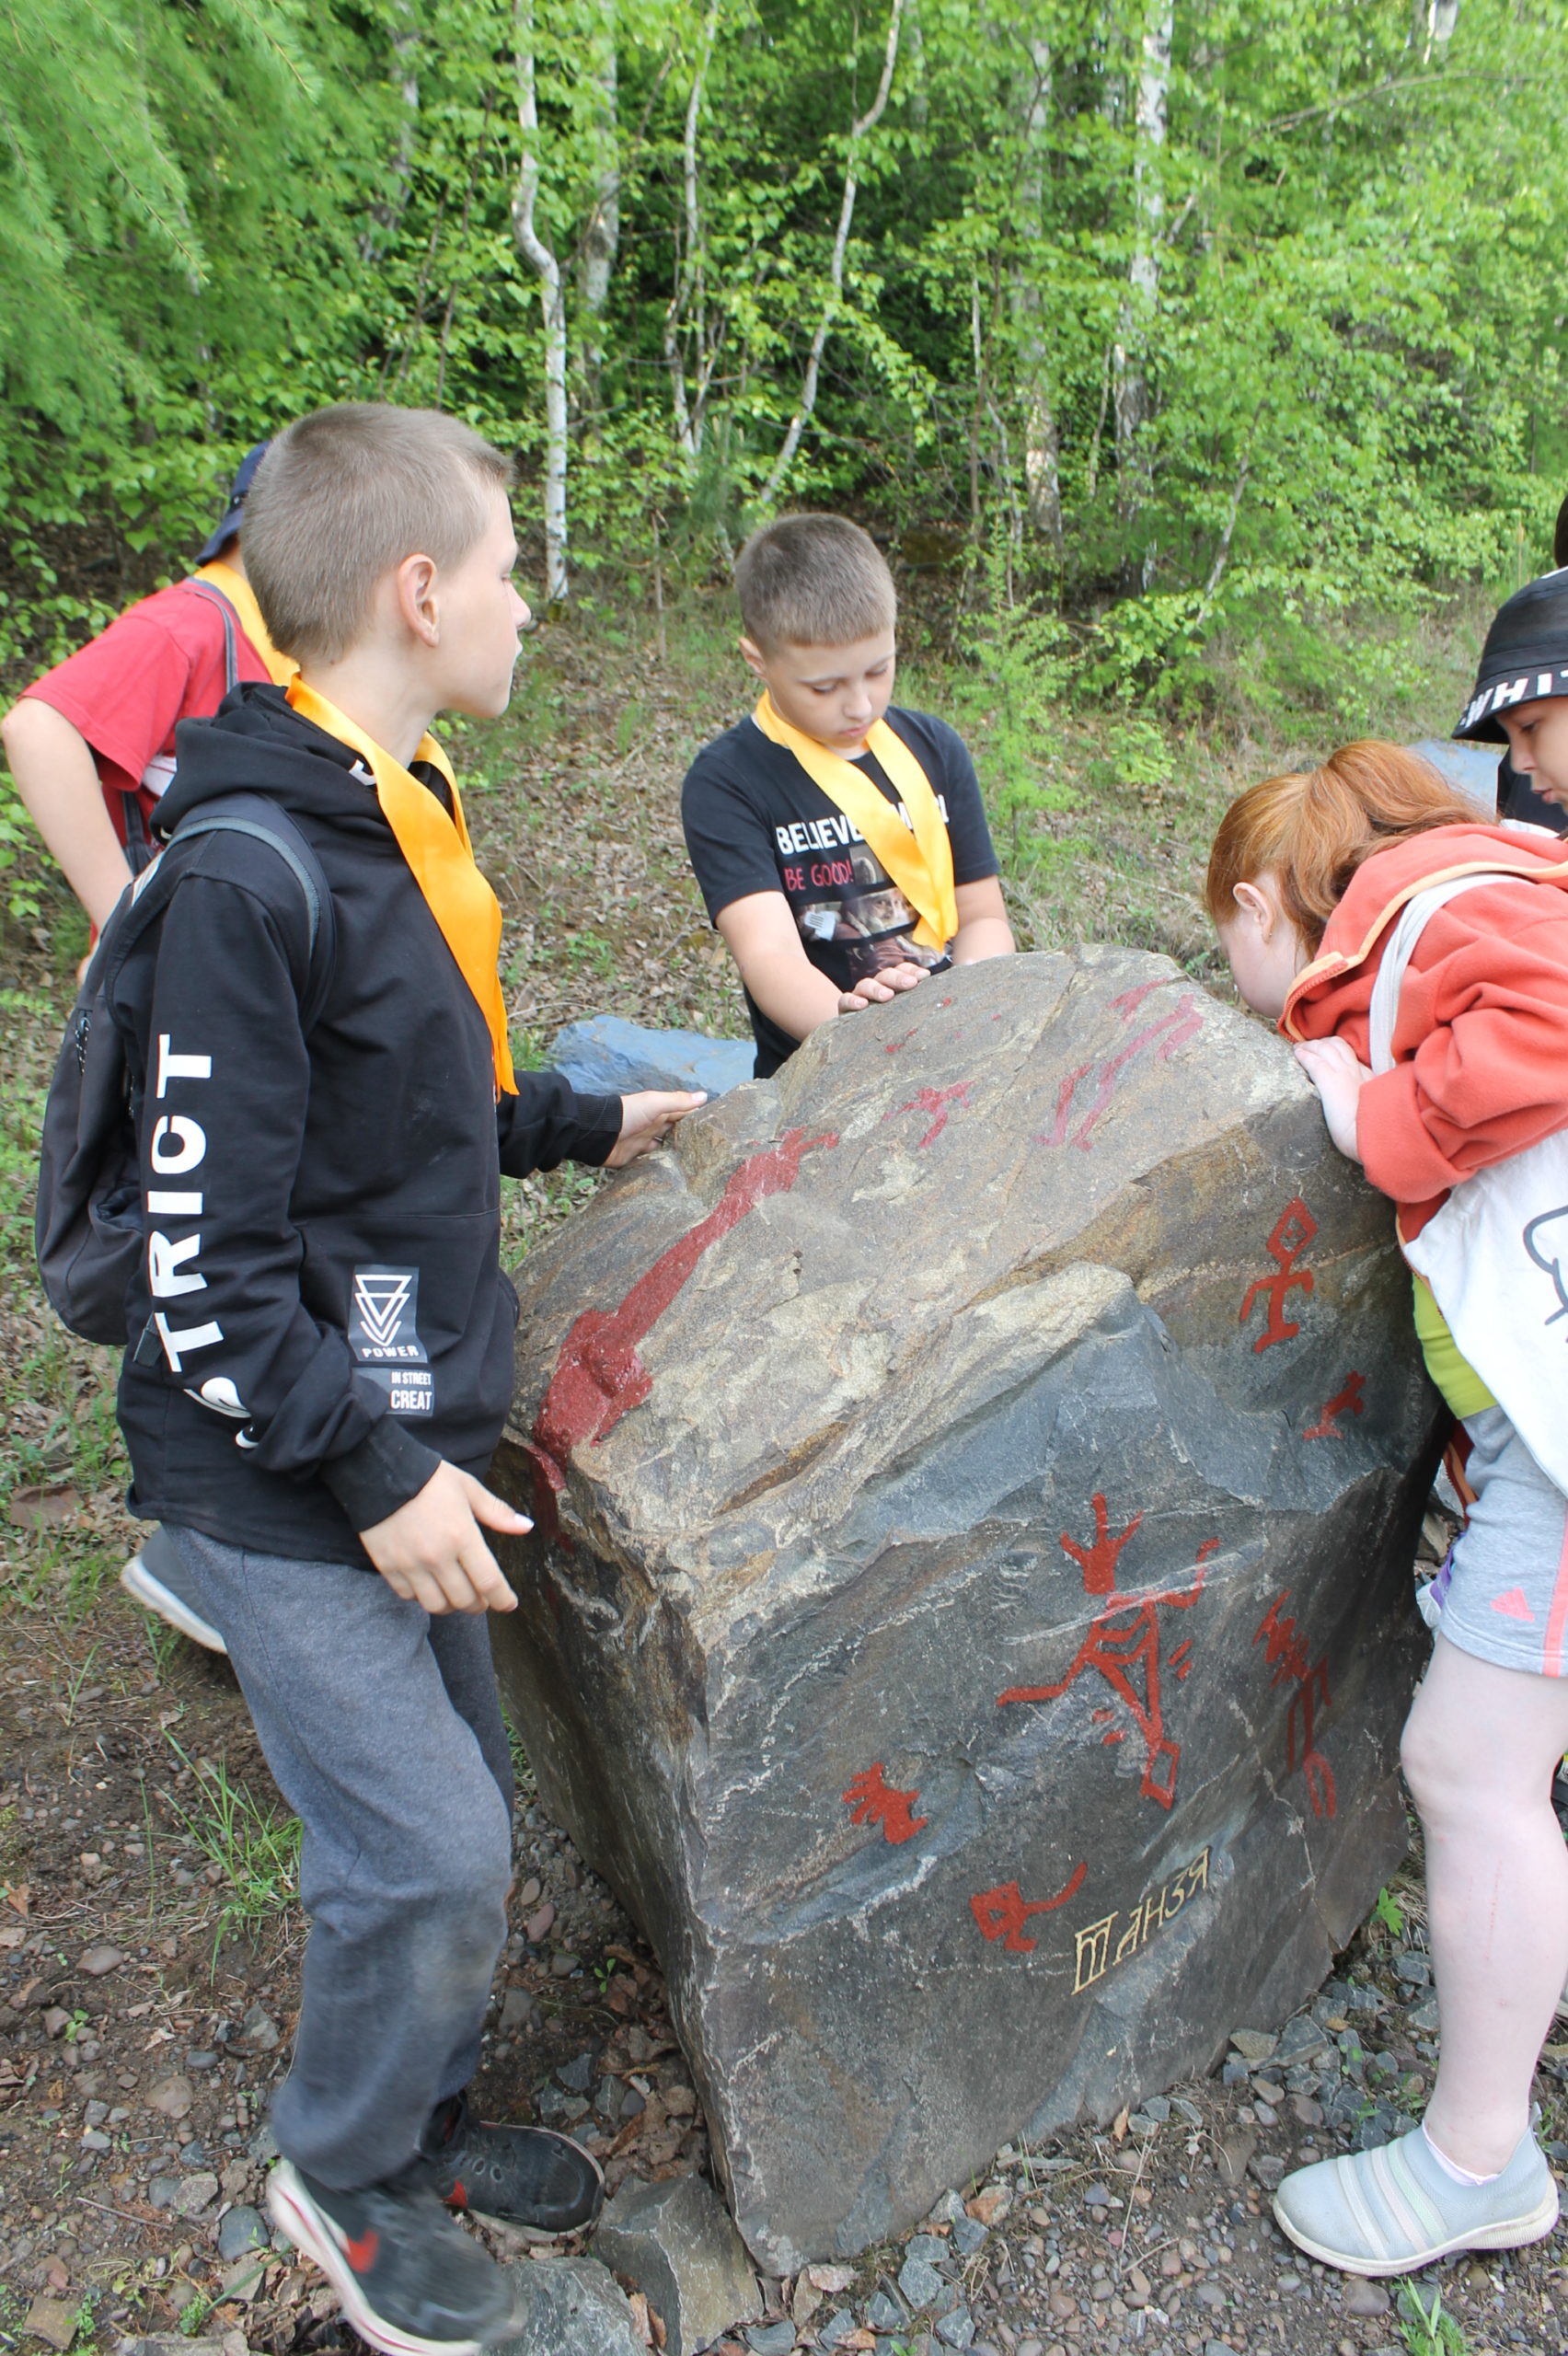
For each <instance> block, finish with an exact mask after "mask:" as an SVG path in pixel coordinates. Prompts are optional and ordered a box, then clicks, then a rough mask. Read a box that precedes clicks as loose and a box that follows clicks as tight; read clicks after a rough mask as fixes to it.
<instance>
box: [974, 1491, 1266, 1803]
mask: <svg viewBox="0 0 1568 2356" xmlns="http://www.w3.org/2000/svg"><path fill="white" fill-rule="evenodd" d="M1093 1504H1094V1537H1093V1540H1092V1541H1091V1542H1090V1544H1089V1545H1087V1546H1080V1545H1078V1542H1077V1541H1076V1540H1075V1539H1073V1538H1071V1537H1070V1536H1069V1535H1068V1533H1067V1532H1066V1530H1063V1532H1062V1536H1061V1546H1062V1552H1063V1553H1064V1554H1066V1555H1067V1556H1068V1557H1069V1558H1070V1560H1072V1561H1073V1562H1075V1563H1076V1564H1077V1565H1078V1569H1079V1571H1080V1572H1081V1574H1082V1576H1083V1590H1084V1593H1085V1594H1086V1595H1095V1596H1105V1597H1107V1598H1109V1599H1110V1600H1109V1601H1108V1602H1107V1603H1106V1605H1105V1606H1104V1608H1103V1610H1101V1611H1097V1612H1096V1613H1095V1615H1094V1618H1093V1619H1092V1620H1091V1621H1090V1624H1089V1631H1088V1634H1086V1635H1085V1637H1084V1640H1083V1642H1082V1644H1081V1645H1080V1646H1078V1657H1077V1659H1076V1660H1075V1661H1074V1662H1073V1664H1072V1667H1071V1668H1070V1669H1068V1671H1067V1673H1066V1676H1065V1677H1063V1678H1059V1679H1058V1680H1057V1681H1056V1682H1055V1684H1054V1685H1009V1688H1008V1690H1007V1692H1005V1693H998V1694H997V1708H998V1709H1001V1708H1004V1707H1005V1706H1006V1705H1007V1704H1008V1703H1012V1702H1055V1701H1057V1700H1058V1699H1059V1698H1060V1697H1061V1695H1062V1694H1064V1693H1065V1692H1066V1691H1067V1688H1068V1687H1069V1686H1070V1685H1073V1684H1076V1683H1077V1681H1078V1679H1079V1678H1080V1677H1081V1676H1083V1675H1084V1673H1085V1671H1086V1670H1093V1671H1094V1672H1095V1673H1096V1674H1097V1675H1098V1676H1101V1677H1102V1678H1103V1679H1104V1680H1105V1682H1106V1684H1107V1685H1108V1686H1109V1687H1110V1688H1111V1691H1112V1692H1113V1694H1114V1695H1115V1696H1116V1699H1117V1700H1118V1701H1119V1702H1120V1703H1122V1704H1123V1706H1124V1708H1125V1709H1126V1710H1128V1711H1129V1712H1130V1713H1131V1715H1132V1719H1133V1724H1134V1725H1135V1726H1136V1728H1137V1730H1138V1733H1139V1734H1140V1735H1141V1736H1142V1738H1143V1743H1144V1772H1143V1780H1142V1782H1141V1783H1140V1784H1139V1785H1138V1792H1139V1796H1140V1797H1142V1798H1144V1799H1152V1800H1158V1801H1159V1805H1160V1807H1164V1808H1169V1807H1170V1806H1171V1804H1172V1803H1173V1801H1174V1800H1175V1797H1176V1771H1177V1768H1178V1767H1179V1765H1180V1764H1181V1759H1182V1746H1181V1744H1180V1743H1177V1742H1172V1741H1171V1739H1170V1736H1169V1735H1168V1734H1167V1733H1166V1731H1165V1703H1164V1697H1163V1694H1162V1692H1161V1679H1162V1664H1161V1660H1160V1650H1161V1644H1162V1631H1161V1627H1160V1619H1159V1615H1160V1612H1161V1611H1163V1610H1164V1608H1165V1607H1166V1606H1167V1605H1168V1604H1169V1605H1170V1607H1171V1609H1172V1610H1174V1611H1190V1610H1191V1609H1192V1607H1193V1604H1194V1603H1196V1601H1197V1600H1198V1598H1199V1596H1200V1595H1201V1594H1202V1593H1203V1591H1204V1565H1205V1563H1206V1562H1207V1561H1208V1559H1209V1557H1210V1555H1211V1554H1213V1553H1216V1552H1217V1550H1218V1546H1219V1541H1218V1539H1217V1538H1208V1539H1205V1542H1204V1543H1203V1545H1202V1546H1200V1547H1199V1549H1198V1560H1197V1576H1195V1578H1194V1579H1193V1584H1192V1586H1191V1587H1190V1588H1156V1589H1154V1590H1153V1591H1151V1592H1150V1593H1149V1594H1147V1595H1140V1596H1126V1595H1121V1594H1119V1593H1118V1592H1117V1588H1116V1565H1117V1563H1118V1561H1119V1560H1120V1558H1121V1554H1122V1550H1123V1548H1124V1546H1125V1545H1126V1543H1127V1542H1128V1540H1129V1539H1130V1538H1131V1537H1132V1535H1133V1532H1134V1531H1135V1530H1136V1529H1137V1528H1138V1525H1139V1524H1140V1522H1141V1521H1142V1520H1143V1516H1142V1514H1141V1513H1139V1514H1135V1515H1134V1517H1133V1519H1132V1520H1131V1521H1129V1522H1128V1524H1127V1525H1126V1528H1125V1529H1124V1530H1121V1531H1120V1532H1119V1533H1118V1534H1117V1535H1116V1536H1115V1537H1113V1536H1112V1535H1111V1515H1110V1509H1109V1507H1107V1505H1106V1501H1105V1498H1104V1496H1103V1495H1101V1493H1099V1492H1097V1493H1096V1495H1095V1497H1094V1500H1093ZM1191 1652H1192V1645H1191V1642H1190V1641H1189V1642H1188V1643H1186V1644H1184V1645H1182V1646H1179V1647H1178V1650H1177V1652H1175V1653H1173V1654H1172V1655H1171V1657H1170V1661H1169V1662H1168V1663H1165V1664H1164V1666H1165V1667H1168V1668H1170V1669H1174V1671H1175V1674H1176V1678H1177V1680H1178V1682H1180V1681H1181V1680H1182V1678H1183V1677H1185V1675H1186V1674H1187V1671H1188V1669H1190V1668H1191V1666H1192V1662H1191V1659H1190V1657H1189V1656H1190V1655H1191ZM1095 1715H1096V1717H1097V1718H1100V1717H1101V1716H1102V1715H1109V1713H1101V1712H1099V1711H1097V1712H1096V1713H1095ZM1114 1739H1116V1736H1115V1733H1114V1730H1113V1731H1112V1732H1111V1733H1108V1734H1106V1735H1104V1736H1102V1737H1101V1740H1102V1741H1105V1742H1111V1741H1113V1740H1114Z"/></svg>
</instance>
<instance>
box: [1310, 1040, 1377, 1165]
mask: <svg viewBox="0 0 1568 2356" xmlns="http://www.w3.org/2000/svg"><path fill="white" fill-rule="evenodd" d="M1296 1060H1297V1063H1298V1064H1299V1065H1300V1066H1301V1068H1302V1070H1303V1071H1304V1072H1305V1073H1306V1075H1307V1077H1308V1079H1309V1080H1310V1081H1311V1083H1312V1085H1313V1087H1314V1088H1315V1089H1316V1090H1317V1091H1318V1094H1319V1096H1320V1098H1321V1100H1322V1105H1323V1118H1324V1120H1325V1121H1326V1122H1327V1123H1328V1125H1329V1135H1330V1137H1332V1139H1333V1141H1334V1143H1335V1145H1337V1146H1338V1148H1339V1149H1340V1151H1341V1152H1342V1153H1343V1155H1344V1157H1345V1159H1346V1161H1360V1160H1361V1148H1360V1145H1359V1143H1358V1142H1357V1138H1356V1113H1357V1108H1358V1107H1359V1105H1360V1102H1361V1091H1362V1090H1363V1089H1364V1088H1365V1087H1366V1083H1367V1081H1368V1080H1370V1079H1371V1077H1372V1074H1371V1071H1370V1069H1369V1068H1368V1067H1367V1066H1366V1064H1363V1063H1358V1062H1357V1061H1356V1059H1355V1051H1354V1050H1353V1049H1352V1048H1351V1047H1350V1046H1349V1045H1347V1044H1346V1042H1345V1041H1344V1040H1343V1039H1303V1040H1302V1041H1301V1043H1300V1045H1298V1046H1297V1050H1296Z"/></svg>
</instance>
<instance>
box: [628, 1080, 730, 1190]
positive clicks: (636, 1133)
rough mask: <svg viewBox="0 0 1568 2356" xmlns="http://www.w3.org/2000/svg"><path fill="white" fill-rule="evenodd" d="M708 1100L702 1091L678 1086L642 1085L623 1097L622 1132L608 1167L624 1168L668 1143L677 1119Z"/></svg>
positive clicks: (682, 1118)
mask: <svg viewBox="0 0 1568 2356" xmlns="http://www.w3.org/2000/svg"><path fill="white" fill-rule="evenodd" d="M707 1102H708V1099H707V1097H706V1096H705V1095H704V1094H703V1093H702V1091H700V1090H698V1091H696V1093H692V1092H690V1091H685V1090H680V1089H674V1088H640V1089H638V1090H637V1091H635V1092H634V1093H633V1094H632V1095H630V1096H623V1097H622V1098H621V1131H620V1135H619V1137H618V1138H617V1139H616V1143H615V1149H614V1151H613V1152H612V1153H611V1154H610V1155H609V1157H608V1158H607V1160H606V1161H605V1169H606V1170H621V1169H624V1168H625V1166H626V1164H627V1163H628V1161H636V1160H637V1157H638V1155H639V1154H640V1153H651V1151H652V1150H653V1148H654V1147H655V1146H656V1145H663V1143H664V1141H665V1139H666V1138H668V1136H669V1134H670V1131H671V1130H672V1129H673V1128H674V1126H675V1123H676V1122H677V1121H680V1120H684V1119H685V1117H686V1114H688V1113H695V1112H696V1110H697V1108H698V1105H699V1104H706V1103H707Z"/></svg>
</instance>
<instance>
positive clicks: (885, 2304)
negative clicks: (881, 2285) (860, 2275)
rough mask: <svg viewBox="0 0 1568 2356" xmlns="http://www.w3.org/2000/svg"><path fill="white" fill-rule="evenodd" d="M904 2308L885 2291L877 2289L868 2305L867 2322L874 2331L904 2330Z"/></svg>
mask: <svg viewBox="0 0 1568 2356" xmlns="http://www.w3.org/2000/svg"><path fill="white" fill-rule="evenodd" d="M866 2322H867V2324H868V2325H869V2326H870V2329H871V2330H872V2331H902V2330H903V2328H904V2325H905V2313H904V2309H903V2308H902V2307H901V2306H900V2305H899V2304H898V2301H897V2300H896V2299H890V2298H889V2296H888V2294H887V2292H885V2291H875V2292H872V2294H871V2297H870V2300H869V2301H868V2303H867V2306H866Z"/></svg>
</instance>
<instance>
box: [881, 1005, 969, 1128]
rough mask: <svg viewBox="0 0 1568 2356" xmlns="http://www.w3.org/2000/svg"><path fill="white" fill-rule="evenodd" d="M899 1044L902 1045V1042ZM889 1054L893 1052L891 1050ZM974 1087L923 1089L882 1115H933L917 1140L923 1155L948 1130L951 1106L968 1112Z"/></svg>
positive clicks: (890, 1117) (962, 1084)
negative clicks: (956, 1105) (923, 1132)
mask: <svg viewBox="0 0 1568 2356" xmlns="http://www.w3.org/2000/svg"><path fill="white" fill-rule="evenodd" d="M942 1003H943V1005H944V1006H946V1005H949V1004H951V1000H950V999H943V1000H942ZM899 1044H900V1045H902V1044H903V1043H902V1041H901V1042H900V1043H899ZM889 1052H890V1053H891V1052H892V1051H891V1049H890V1050H889ZM973 1087H974V1081H973V1080H954V1082H953V1084H952V1086H951V1088H922V1089H920V1090H918V1091H917V1092H916V1094H915V1095H914V1096H912V1097H911V1098H910V1100H909V1102H908V1103H907V1104H895V1105H894V1106H893V1108H892V1110H891V1111H889V1112H886V1113H884V1114H882V1119H883V1120H884V1121H891V1120H893V1119H894V1118H895V1116H896V1115H897V1114H900V1113H928V1114H930V1115H931V1126H930V1127H929V1128H928V1130H927V1131H926V1134H925V1136H924V1137H923V1138H917V1139H916V1140H915V1150H916V1152H917V1153H921V1152H923V1151H924V1150H925V1149H926V1147H927V1146H928V1145H935V1143H936V1141H937V1139H938V1138H940V1135H941V1133H942V1131H943V1130H944V1129H945V1128H946V1126H947V1125H948V1108H949V1106H950V1105H952V1104H962V1105H963V1108H964V1110H965V1111H966V1112H967V1110H968V1108H969V1091H970V1090H971V1089H972V1088H973Z"/></svg>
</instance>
